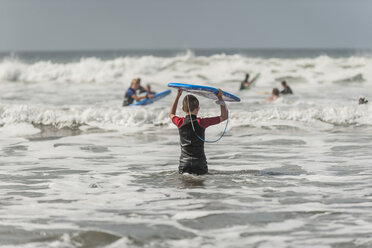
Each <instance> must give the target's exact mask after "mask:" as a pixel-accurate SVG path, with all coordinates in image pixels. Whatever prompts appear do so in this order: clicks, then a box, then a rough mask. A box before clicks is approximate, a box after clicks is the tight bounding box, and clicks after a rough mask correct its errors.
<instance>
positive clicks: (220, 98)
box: [216, 89, 223, 101]
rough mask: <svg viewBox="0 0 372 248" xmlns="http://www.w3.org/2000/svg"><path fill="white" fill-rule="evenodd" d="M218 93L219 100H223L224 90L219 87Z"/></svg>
mask: <svg viewBox="0 0 372 248" xmlns="http://www.w3.org/2000/svg"><path fill="white" fill-rule="evenodd" d="M216 95H217V98H218V100H220V101H223V99H222V90H221V89H218V93H217V94H216Z"/></svg>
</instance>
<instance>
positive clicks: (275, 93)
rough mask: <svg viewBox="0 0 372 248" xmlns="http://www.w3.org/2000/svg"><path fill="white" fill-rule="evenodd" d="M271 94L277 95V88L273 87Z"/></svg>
mask: <svg viewBox="0 0 372 248" xmlns="http://www.w3.org/2000/svg"><path fill="white" fill-rule="evenodd" d="M273 94H274V95H275V96H279V90H278V88H274V89H273Z"/></svg>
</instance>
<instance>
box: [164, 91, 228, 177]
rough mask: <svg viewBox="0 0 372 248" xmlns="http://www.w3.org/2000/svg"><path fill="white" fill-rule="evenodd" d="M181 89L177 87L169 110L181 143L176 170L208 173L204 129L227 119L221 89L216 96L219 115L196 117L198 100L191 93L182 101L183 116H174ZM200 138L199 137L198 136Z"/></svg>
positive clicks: (181, 172) (197, 173) (190, 172)
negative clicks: (218, 104)
mask: <svg viewBox="0 0 372 248" xmlns="http://www.w3.org/2000/svg"><path fill="white" fill-rule="evenodd" d="M181 94H182V90H180V89H178V91H177V96H176V98H175V99H174V102H173V105H172V107H171V109H170V112H169V118H171V120H172V122H173V123H174V124H175V125H176V126H177V127H178V131H179V134H180V143H181V156H180V165H179V167H178V171H179V173H180V174H183V173H189V174H196V175H204V174H207V173H208V166H207V159H206V157H205V154H204V141H202V140H201V139H204V138H205V129H206V128H207V127H209V126H211V125H216V124H218V123H220V122H223V121H225V120H226V119H227V111H226V105H225V103H224V101H223V99H222V91H221V89H218V94H217V98H218V100H219V103H220V106H221V115H220V116H216V117H210V118H197V114H198V112H199V109H200V108H199V101H198V99H197V98H196V97H195V96H193V95H187V96H185V97H184V99H183V101H182V104H183V105H182V110H183V111H184V112H185V114H186V116H185V117H182V118H180V117H178V116H176V110H177V104H178V100H179V99H180V96H181ZM198 136H199V137H200V138H201V139H200V138H199V137H198Z"/></svg>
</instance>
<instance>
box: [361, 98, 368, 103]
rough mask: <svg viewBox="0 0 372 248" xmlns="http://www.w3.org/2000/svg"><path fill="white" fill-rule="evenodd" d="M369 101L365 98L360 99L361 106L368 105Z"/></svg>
mask: <svg viewBox="0 0 372 248" xmlns="http://www.w3.org/2000/svg"><path fill="white" fill-rule="evenodd" d="M367 103H368V100H367V99H366V98H365V97H360V98H359V104H367Z"/></svg>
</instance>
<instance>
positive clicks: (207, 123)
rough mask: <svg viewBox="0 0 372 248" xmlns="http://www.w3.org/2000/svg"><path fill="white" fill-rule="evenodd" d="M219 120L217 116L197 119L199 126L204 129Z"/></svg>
mask: <svg viewBox="0 0 372 248" xmlns="http://www.w3.org/2000/svg"><path fill="white" fill-rule="evenodd" d="M220 122H221V121H220V117H219V116H216V117H209V118H203V119H198V123H199V126H201V127H202V128H204V129H205V128H207V127H209V126H212V125H216V124H218V123H220Z"/></svg>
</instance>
